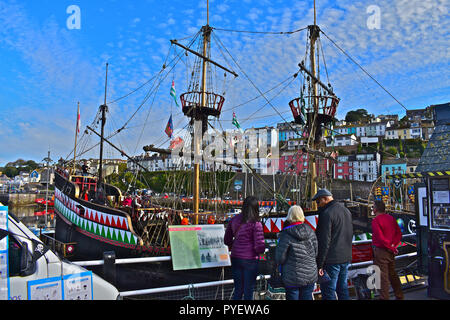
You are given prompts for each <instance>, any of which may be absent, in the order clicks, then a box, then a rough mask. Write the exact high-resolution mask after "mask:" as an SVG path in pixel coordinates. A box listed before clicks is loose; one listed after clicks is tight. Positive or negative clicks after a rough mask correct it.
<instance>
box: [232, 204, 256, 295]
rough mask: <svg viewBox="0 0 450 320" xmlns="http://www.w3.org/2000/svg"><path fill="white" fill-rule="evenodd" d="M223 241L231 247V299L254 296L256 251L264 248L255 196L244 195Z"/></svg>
mask: <svg viewBox="0 0 450 320" xmlns="http://www.w3.org/2000/svg"><path fill="white" fill-rule="evenodd" d="M224 243H225V244H226V245H227V246H228V248H230V249H231V271H232V274H233V279H234V295H233V300H242V295H243V296H244V300H253V289H254V286H255V283H256V277H257V275H258V264H259V254H260V253H263V252H264V249H265V243H264V233H263V227H262V224H261V222H260V218H259V205H258V200H257V199H256V198H255V197H253V196H250V197H247V198H246V199H245V200H244V204H243V205H242V212H241V213H240V214H239V215H237V216H235V217H234V218H233V219H231V221H230V222H229V223H228V225H227V229H226V230H225V238H224Z"/></svg>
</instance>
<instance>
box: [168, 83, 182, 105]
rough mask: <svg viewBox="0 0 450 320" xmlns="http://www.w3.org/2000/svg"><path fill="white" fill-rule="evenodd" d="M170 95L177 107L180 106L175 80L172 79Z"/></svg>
mask: <svg viewBox="0 0 450 320" xmlns="http://www.w3.org/2000/svg"><path fill="white" fill-rule="evenodd" d="M170 95H171V96H172V98H173V99H174V100H175V104H176V105H177V107H180V106H179V105H178V102H177V93H176V91H175V81H173V80H172V87H171V88H170Z"/></svg>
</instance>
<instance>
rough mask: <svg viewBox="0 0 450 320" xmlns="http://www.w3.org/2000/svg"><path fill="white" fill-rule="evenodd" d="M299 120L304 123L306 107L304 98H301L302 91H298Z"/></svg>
mask: <svg viewBox="0 0 450 320" xmlns="http://www.w3.org/2000/svg"><path fill="white" fill-rule="evenodd" d="M300 99H301V100H300V120H301V122H302V124H303V125H304V124H306V108H305V104H306V103H305V99H304V98H303V91H302V92H300Z"/></svg>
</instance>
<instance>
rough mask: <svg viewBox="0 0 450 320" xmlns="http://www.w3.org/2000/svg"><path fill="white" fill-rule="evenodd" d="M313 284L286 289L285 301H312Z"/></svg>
mask: <svg viewBox="0 0 450 320" xmlns="http://www.w3.org/2000/svg"><path fill="white" fill-rule="evenodd" d="M314 287H315V285H314V283H313V284H308V285H306V286H302V287H286V288H285V289H286V300H313V291H314Z"/></svg>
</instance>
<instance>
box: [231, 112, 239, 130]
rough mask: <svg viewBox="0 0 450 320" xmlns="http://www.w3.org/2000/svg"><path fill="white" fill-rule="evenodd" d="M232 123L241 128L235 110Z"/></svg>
mask: <svg viewBox="0 0 450 320" xmlns="http://www.w3.org/2000/svg"><path fill="white" fill-rule="evenodd" d="M231 124H232V125H234V126H235V127H236V128H238V129H240V128H241V125H240V124H239V122H238V121H237V118H236V114H235V113H234V112H233V120H232V121H231Z"/></svg>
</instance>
